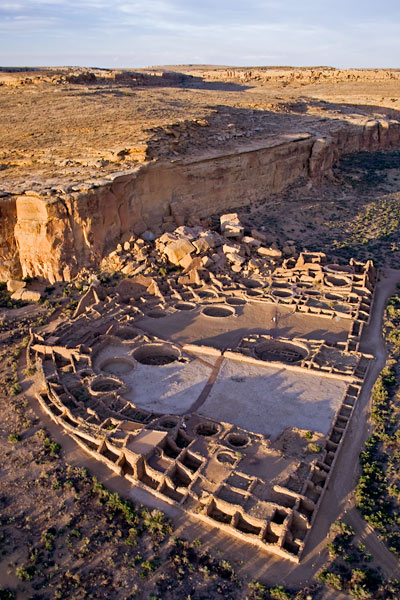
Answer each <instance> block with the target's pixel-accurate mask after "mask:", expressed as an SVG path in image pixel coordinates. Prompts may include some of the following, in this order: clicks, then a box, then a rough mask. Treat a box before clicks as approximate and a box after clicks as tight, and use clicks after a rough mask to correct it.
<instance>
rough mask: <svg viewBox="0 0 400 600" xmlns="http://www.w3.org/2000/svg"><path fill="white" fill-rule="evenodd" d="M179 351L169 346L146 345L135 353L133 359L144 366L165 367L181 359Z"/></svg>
mask: <svg viewBox="0 0 400 600" xmlns="http://www.w3.org/2000/svg"><path fill="white" fill-rule="evenodd" d="M179 356H180V355H179V350H178V349H177V348H174V346H170V345H168V344H144V345H143V346H140V347H139V348H136V350H135V351H134V352H133V357H134V358H135V360H137V361H138V362H139V363H141V364H142V365H152V366H157V367H160V366H163V365H169V364H171V363H173V362H175V361H176V360H178V359H179Z"/></svg>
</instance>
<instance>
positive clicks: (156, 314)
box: [146, 308, 167, 319]
mask: <svg viewBox="0 0 400 600" xmlns="http://www.w3.org/2000/svg"><path fill="white" fill-rule="evenodd" d="M166 314H167V313H166V312H165V310H162V309H161V308H154V309H153V310H149V312H147V313H146V317H150V318H151V319H162V318H163V317H165V316H166Z"/></svg>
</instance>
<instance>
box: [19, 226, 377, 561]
mask: <svg viewBox="0 0 400 600" xmlns="http://www.w3.org/2000/svg"><path fill="white" fill-rule="evenodd" d="M144 237H145V236H144ZM134 245H136V246H138V248H139V249H140V252H142V253H143V255H144V256H147V257H148V255H149V254H151V255H152V256H153V257H154V264H155V265H158V269H159V270H158V271H156V270H154V272H153V274H152V275H151V276H145V275H143V274H142V272H141V271H140V264H139V266H138V265H137V263H135V264H134V265H133V266H128V268H126V267H127V265H131V263H130V262H129V260H127V259H126V256H127V253H128V254H129V252H130V249H131V248H133V246H134ZM136 250H137V249H136ZM124 256H125V258H124ZM136 260H137V254H136ZM157 261H158V262H157ZM108 263H113V264H114V268H115V265H116V263H119V269H120V270H121V271H122V272H124V274H125V275H129V276H130V277H128V278H126V279H122V280H120V281H119V283H118V284H117V285H116V286H115V287H108V288H105V287H104V286H102V285H101V284H100V283H99V282H98V281H95V282H94V283H93V284H92V285H91V286H90V287H89V289H88V290H87V292H86V293H85V295H84V296H83V297H82V298H81V301H80V302H79V304H78V306H77V308H76V310H75V313H74V315H73V316H72V318H71V319H64V320H62V321H61V322H59V323H58V324H57V326H56V327H55V328H54V327H53V328H50V329H48V330H46V328H44V330H43V331H42V334H40V335H39V334H38V333H35V334H33V333H32V334H31V339H30V342H29V345H28V359H29V361H30V364H35V365H36V366H37V367H38V369H39V371H40V374H41V379H42V389H41V391H40V393H38V394H37V399H38V401H39V403H40V406H41V407H42V409H43V411H44V412H45V413H46V414H47V415H49V417H50V418H51V419H52V420H53V421H54V422H55V423H57V424H58V425H59V426H60V427H61V428H62V429H63V430H64V431H65V432H66V433H67V434H68V435H70V436H71V438H72V439H73V440H75V442H76V443H77V444H79V446H80V447H81V448H82V449H83V450H84V451H85V452H86V453H88V454H90V455H91V456H92V457H94V458H95V459H97V460H99V461H101V462H102V463H104V464H105V465H107V467H108V468H110V469H111V470H112V471H114V472H115V473H117V474H118V475H119V476H121V477H124V478H125V479H127V480H128V481H129V482H130V483H131V484H132V486H137V487H139V488H143V489H145V490H147V491H148V492H150V493H151V494H153V495H154V496H156V497H159V498H160V499H162V500H163V501H164V502H167V503H171V504H174V505H177V506H179V507H180V508H181V509H182V510H183V511H185V512H187V513H189V514H190V515H192V516H195V517H196V518H197V519H198V520H200V521H203V522H205V523H208V524H209V525H213V526H218V528H219V529H220V530H222V531H224V532H226V533H227V534H229V535H232V536H235V537H236V538H239V539H241V540H243V541H246V542H250V543H252V544H254V545H256V546H257V547H259V548H260V549H262V550H265V551H267V552H272V553H274V554H277V555H279V556H281V557H283V558H286V559H289V560H291V561H294V562H299V561H300V559H301V556H302V552H303V549H304V546H305V544H306V541H307V537H308V535H309V533H310V530H311V528H312V526H313V523H314V520H315V518H316V515H317V512H318V509H319V506H320V503H321V499H322V497H323V495H324V492H325V490H326V488H327V485H328V482H329V479H330V476H331V474H332V471H333V469H334V466H335V461H336V458H337V455H338V453H339V451H340V447H341V442H342V440H343V438H344V436H345V434H346V430H347V427H348V424H349V421H350V419H351V416H352V413H353V410H354V406H355V404H356V402H357V399H358V396H359V394H360V390H361V388H362V385H363V382H364V379H365V377H366V374H367V372H368V367H369V364H370V361H371V359H372V358H373V357H372V356H371V355H367V354H364V353H362V352H360V349H359V344H360V338H361V335H362V332H363V328H364V326H365V325H366V324H367V323H368V322H369V318H370V307H371V303H372V300H373V296H374V286H375V282H376V272H375V268H374V266H373V264H372V262H371V261H368V262H367V263H361V262H357V261H355V260H351V261H350V263H349V264H347V265H338V264H328V263H327V260H326V256H325V255H324V254H322V253H311V252H307V251H304V252H300V253H297V252H296V249H295V248H294V246H292V245H290V244H289V245H288V247H286V248H284V251H283V252H282V251H281V250H279V249H278V248H277V247H268V245H267V244H266V243H265V239H264V238H263V234H262V233H259V234H258V235H257V232H253V236H245V235H244V230H243V227H242V226H241V224H240V222H239V221H238V219H237V216H236V215H224V216H223V217H221V233H216V232H215V231H210V230H203V229H202V228H200V227H192V228H189V227H183V226H182V227H178V228H177V229H176V230H175V231H173V232H171V233H165V234H163V235H162V236H161V237H160V238H158V239H156V240H145V239H143V238H140V239H136V240H135V241H131V242H129V241H126V242H125V243H124V246H122V245H121V246H120V247H119V249H117V250H116V251H115V252H113V253H112V255H110V257H109V258H108ZM306 432H309V435H308V438H310V439H312V440H313V442H314V443H313V444H309V445H307V435H305V434H306ZM309 446H311V449H310V447H309Z"/></svg>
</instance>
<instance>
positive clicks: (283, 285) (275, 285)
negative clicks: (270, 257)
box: [271, 281, 292, 289]
mask: <svg viewBox="0 0 400 600" xmlns="http://www.w3.org/2000/svg"><path fill="white" fill-rule="evenodd" d="M271 287H272V288H280V289H291V287H292V284H291V283H288V282H287V281H273V282H272V283H271Z"/></svg>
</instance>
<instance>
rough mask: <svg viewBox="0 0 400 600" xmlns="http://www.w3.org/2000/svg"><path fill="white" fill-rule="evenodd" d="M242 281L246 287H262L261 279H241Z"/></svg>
mask: <svg viewBox="0 0 400 600" xmlns="http://www.w3.org/2000/svg"><path fill="white" fill-rule="evenodd" d="M242 283H243V285H244V286H245V287H247V288H248V289H254V288H261V287H263V283H262V282H261V281H258V279H242Z"/></svg>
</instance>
